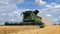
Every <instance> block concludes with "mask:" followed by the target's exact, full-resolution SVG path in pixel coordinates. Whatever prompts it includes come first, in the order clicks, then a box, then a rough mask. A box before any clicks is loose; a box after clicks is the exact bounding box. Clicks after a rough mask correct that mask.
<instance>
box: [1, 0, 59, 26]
mask: <svg viewBox="0 0 60 34" xmlns="http://www.w3.org/2000/svg"><path fill="white" fill-rule="evenodd" d="M36 9H37V10H39V11H40V12H39V13H38V16H40V17H42V21H43V22H46V21H47V22H48V23H49V24H53V23H56V24H58V23H60V0H0V25H3V24H4V22H6V21H8V22H22V19H23V16H22V14H21V13H22V12H24V11H26V10H36Z"/></svg>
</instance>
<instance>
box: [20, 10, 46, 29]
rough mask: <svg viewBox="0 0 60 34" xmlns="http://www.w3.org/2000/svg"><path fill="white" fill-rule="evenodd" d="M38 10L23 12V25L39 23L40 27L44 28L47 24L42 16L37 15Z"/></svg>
mask: <svg viewBox="0 0 60 34" xmlns="http://www.w3.org/2000/svg"><path fill="white" fill-rule="evenodd" d="M38 13H39V11H38V10H35V11H25V12H23V13H22V14H23V23H20V24H21V25H39V26H40V28H44V27H45V24H44V23H43V22H42V18H41V17H39V16H37V14H38Z"/></svg>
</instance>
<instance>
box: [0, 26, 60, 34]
mask: <svg viewBox="0 0 60 34" xmlns="http://www.w3.org/2000/svg"><path fill="white" fill-rule="evenodd" d="M0 34H60V26H58V25H57V26H47V27H45V28H39V26H0Z"/></svg>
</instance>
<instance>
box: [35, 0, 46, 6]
mask: <svg viewBox="0 0 60 34" xmlns="http://www.w3.org/2000/svg"><path fill="white" fill-rule="evenodd" d="M35 2H36V3H37V4H39V5H46V2H45V1H43V0H35Z"/></svg>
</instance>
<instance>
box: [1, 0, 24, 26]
mask: <svg viewBox="0 0 60 34" xmlns="http://www.w3.org/2000/svg"><path fill="white" fill-rule="evenodd" d="M23 2H24V0H0V15H1V16H0V25H1V24H2V23H3V22H5V21H11V19H12V20H14V19H15V20H16V19H19V17H20V16H17V15H18V12H20V11H19V10H18V8H17V6H16V5H17V4H18V3H23ZM21 12H22V11H21ZM13 18H14V19H13Z"/></svg>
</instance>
